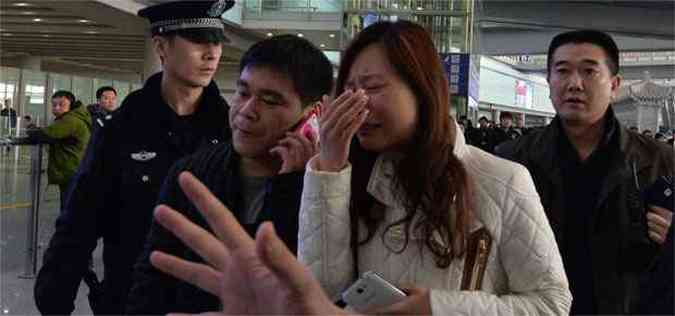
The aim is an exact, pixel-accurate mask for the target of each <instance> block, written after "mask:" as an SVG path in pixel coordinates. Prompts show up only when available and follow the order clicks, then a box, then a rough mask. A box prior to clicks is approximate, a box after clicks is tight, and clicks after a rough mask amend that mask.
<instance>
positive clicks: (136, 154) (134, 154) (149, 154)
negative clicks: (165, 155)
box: [131, 150, 157, 161]
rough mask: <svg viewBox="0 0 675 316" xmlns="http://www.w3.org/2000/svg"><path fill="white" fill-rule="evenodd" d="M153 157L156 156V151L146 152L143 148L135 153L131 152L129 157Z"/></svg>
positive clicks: (146, 158)
mask: <svg viewBox="0 0 675 316" xmlns="http://www.w3.org/2000/svg"><path fill="white" fill-rule="evenodd" d="M155 157H157V153H155V152H147V151H145V150H142V151H140V152H137V153H131V159H133V160H136V161H148V160H152V159H154V158H155Z"/></svg>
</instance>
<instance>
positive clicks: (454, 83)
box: [441, 53, 470, 97]
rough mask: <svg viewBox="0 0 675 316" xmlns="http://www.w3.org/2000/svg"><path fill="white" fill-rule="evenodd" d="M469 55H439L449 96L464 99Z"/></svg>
mask: <svg viewBox="0 0 675 316" xmlns="http://www.w3.org/2000/svg"><path fill="white" fill-rule="evenodd" d="M469 59H470V58H469V54H455V53H450V54H441V60H442V61H443V69H445V74H446V76H447V77H448V83H449V84H450V94H451V95H457V96H463V97H466V96H467V95H468V90H469Z"/></svg>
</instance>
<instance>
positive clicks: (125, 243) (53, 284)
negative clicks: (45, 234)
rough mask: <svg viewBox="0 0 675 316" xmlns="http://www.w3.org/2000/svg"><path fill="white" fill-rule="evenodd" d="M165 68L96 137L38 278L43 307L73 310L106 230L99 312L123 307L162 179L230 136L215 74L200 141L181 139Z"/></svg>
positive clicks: (197, 134) (199, 116)
mask: <svg viewBox="0 0 675 316" xmlns="http://www.w3.org/2000/svg"><path fill="white" fill-rule="evenodd" d="M161 80H162V73H159V74H156V75H154V76H152V77H151V78H149V79H148V81H147V82H146V84H145V86H144V87H143V89H141V90H138V91H134V92H133V93H131V94H130V95H129V96H128V97H127V98H126V99H125V100H124V102H123V104H122V106H121V108H120V109H118V110H117V111H116V113H115V116H114V117H113V119H111V120H109V121H108V124H106V125H105V127H103V128H101V129H99V130H98V131H97V132H96V133H95V134H94V137H93V139H92V141H91V142H90V144H89V146H88V148H87V152H86V154H85V157H84V159H83V161H82V163H81V165H80V167H79V169H78V171H77V173H76V175H75V178H74V180H73V181H74V184H73V187H72V189H71V192H70V197H69V199H68V200H67V202H66V209H65V210H64V211H63V213H62V215H60V216H59V218H58V219H57V221H56V231H55V233H54V235H53V236H52V238H51V240H50V242H49V246H48V248H47V250H46V251H45V253H44V260H43V266H42V268H41V269H40V272H39V273H38V277H37V280H36V282H35V288H34V295H35V303H36V305H37V308H38V310H39V311H40V313H42V314H60V315H64V314H70V313H72V312H73V309H74V305H73V301H74V300H75V297H76V295H77V290H78V287H79V285H80V281H81V280H82V277H83V275H84V273H85V272H86V271H87V266H88V262H89V258H90V257H91V253H92V251H93V250H94V249H95V248H96V245H97V241H98V239H99V238H103V247H104V248H103V264H104V276H103V279H104V281H103V285H102V288H103V291H102V295H101V296H100V297H99V298H98V299H97V300H96V301H95V302H93V305H94V306H92V308H93V309H94V313H95V314H122V313H124V308H125V306H126V298H127V295H128V291H129V289H130V287H131V278H132V272H133V265H134V263H135V262H136V258H137V257H138V255H139V254H140V253H141V251H142V250H143V244H144V242H145V238H146V235H147V232H148V231H149V229H150V224H151V222H152V212H153V209H154V207H155V202H156V201H157V197H158V193H159V189H160V186H161V185H162V183H163V181H164V177H165V176H166V175H167V172H168V171H169V168H170V167H171V166H172V165H173V164H174V163H175V162H176V161H178V160H179V159H180V158H182V157H185V156H187V155H188V154H191V153H193V152H195V151H196V148H198V147H203V146H207V145H208V146H212V144H213V143H219V142H224V141H225V140H227V139H229V138H230V136H229V133H230V130H229V126H228V123H227V122H228V119H227V118H228V116H227V111H228V109H227V104H226V103H225V100H224V99H223V98H222V97H221V96H220V91H219V90H218V87H217V86H216V85H215V83H214V82H211V84H210V85H209V86H208V87H207V88H205V89H204V92H203V95H202V99H201V103H200V104H199V106H198V109H197V110H196V112H195V113H194V114H193V115H194V116H193V118H194V119H195V121H196V122H198V123H199V124H198V125H199V128H198V130H193V131H191V133H192V134H191V135H192V138H191V139H194V143H193V145H191V146H189V147H193V148H189V147H188V146H185V144H184V142H183V141H178V138H177V135H176V134H174V133H173V130H174V129H173V128H174V127H175V126H172V125H171V124H170V122H171V121H170V120H169V119H170V118H172V117H173V116H171V115H174V116H175V112H173V110H171V109H170V108H169V107H168V105H166V103H165V102H164V101H163V100H162V97H161V92H160V90H161V89H160V85H161Z"/></svg>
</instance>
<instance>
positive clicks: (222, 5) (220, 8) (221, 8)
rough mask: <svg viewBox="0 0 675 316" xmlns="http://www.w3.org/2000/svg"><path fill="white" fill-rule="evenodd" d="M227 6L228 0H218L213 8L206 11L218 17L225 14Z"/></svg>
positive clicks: (213, 16) (211, 15)
mask: <svg viewBox="0 0 675 316" xmlns="http://www.w3.org/2000/svg"><path fill="white" fill-rule="evenodd" d="M226 8H227V0H218V2H216V3H214V4H213V5H212V6H211V8H210V9H209V10H208V11H206V14H208V15H209V16H210V17H212V18H217V17H220V16H221V15H223V12H225V9H226Z"/></svg>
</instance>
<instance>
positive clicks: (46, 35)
mask: <svg viewBox="0 0 675 316" xmlns="http://www.w3.org/2000/svg"><path fill="white" fill-rule="evenodd" d="M42 37H51V35H49V34H43V35H42Z"/></svg>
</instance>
